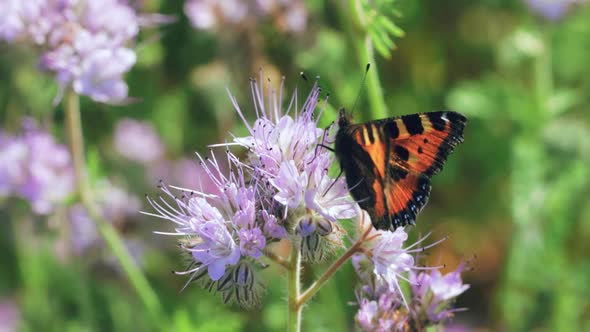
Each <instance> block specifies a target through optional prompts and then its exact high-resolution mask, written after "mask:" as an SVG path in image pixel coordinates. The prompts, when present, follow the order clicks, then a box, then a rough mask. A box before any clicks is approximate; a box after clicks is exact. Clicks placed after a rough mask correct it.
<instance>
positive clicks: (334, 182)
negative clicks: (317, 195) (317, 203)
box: [322, 170, 344, 197]
mask: <svg viewBox="0 0 590 332" xmlns="http://www.w3.org/2000/svg"><path fill="white" fill-rule="evenodd" d="M343 172H344V171H343V170H340V173H338V176H337V177H336V178H335V179H334V181H332V183H331V184H330V186H328V189H326V191H324V193H323V194H322V197H324V196H326V194H327V193H328V191H330V189H332V187H334V184H336V181H338V179H340V177H341V176H342V173H343Z"/></svg>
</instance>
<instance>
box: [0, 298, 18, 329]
mask: <svg viewBox="0 0 590 332" xmlns="http://www.w3.org/2000/svg"><path fill="white" fill-rule="evenodd" d="M21 320H22V317H21V311H20V309H19V307H18V304H17V302H16V301H15V300H14V299H12V298H8V297H3V298H0V326H1V328H0V331H3V332H11V331H18V330H19V324H20V322H21Z"/></svg>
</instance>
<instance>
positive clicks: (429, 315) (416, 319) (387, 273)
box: [352, 212, 469, 331]
mask: <svg viewBox="0 0 590 332" xmlns="http://www.w3.org/2000/svg"><path fill="white" fill-rule="evenodd" d="M359 221H360V224H359V229H360V231H361V232H368V234H366V239H367V240H366V242H365V244H364V246H365V248H364V250H363V253H358V254H355V255H354V256H353V257H352V264H353V267H354V269H355V271H356V272H357V275H358V276H359V279H360V286H359V287H358V288H357V300H358V303H359V311H358V312H357V316H356V321H357V323H358V325H359V326H360V327H361V328H362V329H363V330H364V331H398V330H399V331H406V330H408V329H410V327H427V326H431V325H436V324H439V323H441V322H443V321H444V320H446V319H447V318H449V317H450V316H452V314H453V313H454V312H456V311H460V310H462V309H452V308H451V304H452V302H453V300H454V299H455V298H456V297H457V296H458V295H459V294H461V293H463V292H464V291H465V290H466V289H467V288H469V286H467V285H464V284H463V283H462V281H461V276H460V274H461V272H462V271H463V265H461V266H460V267H459V268H458V269H457V271H454V272H452V273H449V274H446V275H444V276H443V275H441V274H440V272H439V271H438V267H419V266H417V265H416V260H417V258H416V257H415V255H416V254H418V253H420V252H422V251H424V250H425V249H428V248H430V247H432V246H435V245H437V244H438V243H440V242H441V241H443V240H444V239H443V240H439V241H436V242H434V243H432V244H430V245H427V246H424V247H419V245H420V243H421V242H423V241H424V240H425V239H426V238H427V237H428V235H427V236H425V237H423V238H421V239H419V240H418V241H417V242H415V243H414V244H412V245H410V246H405V247H404V243H405V242H406V240H407V238H408V236H407V234H406V233H405V231H404V229H403V228H397V229H396V230H395V231H394V232H389V231H377V230H374V229H373V228H372V226H371V225H370V219H369V216H368V214H367V213H366V212H363V213H362V215H361V218H359ZM369 227H371V228H369ZM403 282H407V283H409V286H410V288H409V290H410V291H409V292H407V293H409V295H410V297H409V301H408V300H406V295H407V293H406V295H404V292H403V291H402V289H403V288H402V287H401V283H403Z"/></svg>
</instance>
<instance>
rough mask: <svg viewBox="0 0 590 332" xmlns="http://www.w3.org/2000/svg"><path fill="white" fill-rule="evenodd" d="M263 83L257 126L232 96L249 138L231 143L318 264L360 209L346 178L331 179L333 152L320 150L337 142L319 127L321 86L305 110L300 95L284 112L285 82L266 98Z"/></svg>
mask: <svg viewBox="0 0 590 332" xmlns="http://www.w3.org/2000/svg"><path fill="white" fill-rule="evenodd" d="M259 82H262V80H260V81H257V80H251V83H250V85H251V90H252V98H253V101H254V109H255V111H256V114H257V119H256V121H254V123H253V124H252V125H251V124H250V123H249V122H248V121H246V118H245V116H244V113H243V112H242V110H241V108H240V106H239V105H238V103H237V102H236V100H235V98H234V97H233V96H230V97H231V100H232V102H233V105H234V107H235V109H236V111H237V112H238V114H239V116H240V117H241V118H242V119H243V120H244V123H245V125H246V128H247V129H248V131H249V135H248V136H244V137H235V138H234V142H233V143H230V144H226V145H239V146H242V147H244V148H247V149H248V151H249V153H248V164H249V165H251V167H252V175H253V177H255V178H256V179H257V181H258V182H259V183H261V184H264V193H265V197H266V200H267V201H268V202H269V205H273V204H274V205H278V206H279V207H280V211H282V215H278V216H276V217H279V218H281V219H284V220H285V222H286V224H287V225H289V226H288V231H291V232H293V233H295V234H296V235H297V236H300V237H302V250H303V253H304V255H303V257H304V259H306V260H311V261H315V260H319V259H321V258H320V257H325V255H324V254H325V253H329V252H331V251H332V250H331V248H333V247H335V246H339V245H341V240H340V239H339V237H340V236H341V235H342V234H343V232H342V228H341V227H339V226H338V225H337V222H338V221H339V220H342V219H348V218H352V217H353V216H354V215H355V214H356V211H357V210H356V203H355V202H354V201H352V199H351V198H350V196H349V194H348V190H347V187H346V184H345V182H344V179H343V178H341V177H339V178H333V177H331V176H330V175H329V172H328V169H329V168H330V166H331V165H332V164H333V162H334V156H333V154H332V153H331V152H330V151H328V150H325V149H319V148H318V144H320V143H322V142H325V143H329V142H330V140H332V139H333V135H332V134H333V133H331V132H329V131H326V130H323V129H321V128H318V124H317V121H318V118H319V116H320V115H321V113H322V112H323V109H324V108H323V107H325V105H323V106H321V107H320V105H319V104H318V101H319V96H320V89H319V87H318V85H317V82H316V83H315V84H314V85H313V87H312V89H311V91H310V93H309V95H308V97H307V98H306V100H305V101H304V102H303V104H302V105H301V107H298V100H297V98H298V96H297V91H295V93H294V95H293V96H292V98H291V99H290V102H289V103H288V105H287V107H286V109H284V108H283V91H282V90H283V82H282V81H281V84H280V87H279V88H278V90H273V88H271V87H269V90H268V91H269V93H268V95H266V96H265V95H264V94H263V90H264V87H263V85H262V83H259ZM269 84H270V83H269ZM316 111H317V112H318V113H319V114H315V113H316ZM316 115H317V116H316Z"/></svg>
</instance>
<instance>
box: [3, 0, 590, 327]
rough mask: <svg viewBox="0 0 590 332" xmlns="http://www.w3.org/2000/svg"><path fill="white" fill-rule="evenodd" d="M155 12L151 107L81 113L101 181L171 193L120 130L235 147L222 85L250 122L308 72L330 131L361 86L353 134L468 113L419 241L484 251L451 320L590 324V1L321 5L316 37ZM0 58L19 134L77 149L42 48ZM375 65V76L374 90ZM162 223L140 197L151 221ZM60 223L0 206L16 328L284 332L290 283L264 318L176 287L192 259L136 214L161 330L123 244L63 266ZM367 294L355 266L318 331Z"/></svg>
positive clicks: (87, 105)
mask: <svg viewBox="0 0 590 332" xmlns="http://www.w3.org/2000/svg"><path fill="white" fill-rule="evenodd" d="M145 3H146V6H147V7H148V8H150V9H151V10H153V11H161V12H166V13H170V14H174V15H176V16H177V21H176V22H175V23H173V24H171V25H169V26H164V27H162V28H160V31H159V36H161V38H160V39H148V38H146V39H145V40H143V41H141V42H140V44H139V49H138V64H137V65H136V66H135V67H134V69H133V70H132V72H130V73H129V74H128V76H127V82H128V84H129V86H130V92H131V96H132V97H134V98H137V101H136V102H132V103H130V104H129V105H123V106H109V105H98V104H96V103H93V102H91V101H90V100H88V99H83V100H82V118H83V126H84V132H85V144H86V160H87V164H88V170H89V176H90V179H91V182H92V181H97V180H98V179H100V178H106V177H108V178H114V179H117V180H119V181H118V182H120V183H124V184H126V185H127V186H128V189H129V190H132V191H133V192H134V193H135V194H136V195H137V196H138V197H143V195H144V193H146V192H147V193H153V192H155V191H156V188H155V185H156V180H157V179H153V178H152V179H149V180H147V179H146V177H147V173H148V170H147V169H144V168H143V167H141V166H140V165H137V164H134V163H130V162H126V161H123V160H121V158H120V156H118V155H117V153H116V152H115V151H113V147H112V133H113V128H114V126H115V125H116V123H117V121H118V120H120V119H121V118H122V117H132V118H137V119H140V120H143V121H147V122H150V123H151V124H152V125H153V126H154V127H155V128H156V129H157V131H158V133H159V135H160V136H161V137H162V139H163V141H164V142H165V145H166V158H168V159H169V160H178V159H180V158H183V157H186V158H193V156H194V152H195V151H199V152H203V151H206V150H207V145H208V144H212V143H219V142H222V141H223V140H229V139H231V138H230V136H229V135H228V133H233V134H236V135H240V134H243V133H245V127H244V125H243V124H242V123H241V120H240V119H239V118H238V117H237V116H236V115H235V112H234V110H233V107H232V105H231V103H230V101H229V98H228V96H227V91H226V90H225V89H226V87H227V88H229V90H230V91H231V92H232V94H233V95H235V96H236V98H237V99H238V102H239V104H240V106H241V107H242V111H244V113H245V115H246V117H247V118H249V119H252V118H253V117H254V110H253V106H252V103H251V97H250V90H249V86H248V77H251V76H256V77H257V75H258V73H259V72H258V71H259V69H260V68H262V71H263V73H264V74H263V75H264V77H265V78H266V77H267V76H268V77H270V78H272V80H273V82H278V81H279V80H280V75H285V76H286V81H285V85H286V89H285V95H284V96H285V97H286V98H290V93H291V91H292V89H293V88H294V87H295V86H297V88H298V89H299V91H300V96H301V95H305V94H306V92H307V91H308V90H309V85H306V84H307V83H304V82H303V81H302V80H300V79H298V74H299V72H301V71H304V72H305V73H306V74H307V76H308V77H309V78H312V79H313V77H315V76H316V75H318V76H320V84H321V86H322V91H323V92H322V96H321V98H322V101H323V100H324V99H325V98H326V95H327V94H328V93H329V94H330V97H329V99H328V100H329V104H328V105H327V108H326V111H325V113H324V117H323V118H322V119H321V121H320V124H321V125H322V126H327V125H329V124H330V123H331V122H332V121H334V120H335V119H336V116H337V110H338V108H339V107H346V108H347V109H350V108H352V107H353V105H355V100H356V98H357V95H359V90H360V96H361V97H360V101H359V103H358V105H356V110H355V113H354V115H355V117H356V119H357V120H358V121H360V120H369V119H374V118H378V117H385V116H393V115H399V114H406V113H409V112H426V111H431V110H440V109H443V108H449V109H452V110H454V111H458V112H461V113H463V114H465V115H466V116H467V117H468V119H469V123H468V126H467V129H466V135H465V143H464V144H463V145H461V146H459V147H458V148H457V150H456V152H454V153H453V155H452V156H451V157H450V160H449V162H448V163H447V165H446V166H445V169H444V170H443V172H441V174H440V175H437V176H436V177H435V178H434V184H433V190H432V196H431V199H430V203H429V204H428V205H427V206H426V208H425V209H424V211H423V212H422V213H421V215H420V217H419V218H418V225H417V226H416V227H415V228H414V229H412V231H411V232H412V236H417V235H418V234H426V233H428V232H433V235H432V238H435V239H438V238H441V237H443V236H445V235H450V239H449V240H447V241H445V242H444V243H443V244H441V245H438V246H436V247H435V248H434V249H433V252H432V254H431V255H430V256H429V257H428V260H429V262H430V263H432V264H431V265H436V264H448V265H449V266H453V263H455V262H458V261H460V260H462V259H465V258H469V257H472V256H475V257H477V258H475V259H473V260H472V261H471V265H472V267H473V269H472V271H470V272H469V273H468V274H467V277H466V282H467V283H469V284H471V289H470V290H469V291H468V292H467V293H465V295H463V296H461V297H460V298H459V301H458V303H457V306H458V307H467V308H469V309H470V310H469V311H467V312H458V313H457V314H456V317H455V319H454V321H453V323H456V324H458V325H467V326H468V327H470V328H474V329H475V328H482V329H489V330H509V331H528V330H533V329H539V330H550V331H584V330H590V323H589V322H588V308H589V306H590V300H589V299H590V283H588V280H590V263H589V261H588V257H587V256H588V255H587V253H588V252H589V251H590V245H589V243H590V241H588V239H590V207H589V205H588V204H587V201H588V199H587V198H588V197H589V195H590V65H588V59H590V23H589V22H590V6H580V7H578V8H577V9H576V10H574V11H572V12H570V13H569V14H568V15H567V16H565V17H564V18H563V19H561V20H558V21H555V22H549V21H546V20H542V19H540V18H538V17H536V16H534V15H533V14H532V13H530V12H529V11H528V9H527V7H526V5H524V4H523V3H524V1H520V0H505V1H477V2H470V1H458V0H457V1H447V2H440V1H424V2H415V1H411V2H407V1H394V0H377V1H370V0H358V1H353V0H350V1H348V2H346V3H345V4H342V3H341V2H338V1H332V2H323V1H308V3H309V10H310V13H309V17H310V18H309V20H308V26H307V30H306V31H305V32H304V33H303V34H286V33H283V32H280V31H279V30H278V29H277V28H276V27H274V26H273V25H272V24H273V21H271V20H269V22H265V24H264V26H263V27H260V26H255V25H253V26H248V27H247V28H243V29H244V30H239V31H238V30H236V31H234V30H231V29H230V28H227V29H225V30H224V31H221V32H220V33H218V34H216V33H213V32H207V31H200V30H195V29H193V28H192V27H191V26H190V24H189V22H188V21H187V19H186V17H184V16H183V13H182V2H172V1H147V2H145ZM401 14H403V15H401ZM236 29H237V28H236ZM402 29H403V30H402ZM401 37H403V38H401ZM367 40H368V41H369V42H368V43H367ZM1 48H2V52H1V54H0V75H2V80H0V118H1V119H2V123H1V124H2V130H3V131H8V132H12V131H16V130H17V129H18V128H19V126H20V120H21V118H22V116H25V115H30V116H33V117H34V118H36V119H37V120H39V121H40V122H41V124H42V125H43V126H44V127H45V128H48V129H49V130H50V131H51V132H52V133H54V134H55V135H56V137H57V139H58V140H59V141H61V142H64V143H65V142H67V140H66V135H65V132H64V130H63V128H64V126H63V123H64V116H63V110H62V109H61V107H60V106H53V105H54V104H53V100H54V97H55V96H56V93H57V87H56V85H55V83H54V81H53V80H52V78H50V77H48V76H45V75H42V74H40V73H39V72H38V71H37V70H36V67H35V63H36V61H37V59H36V58H35V57H34V56H33V53H34V52H33V50H31V49H22V48H13V47H10V45H7V44H2V45H1ZM394 50H395V52H394ZM374 51H377V53H378V54H379V55H380V56H381V57H378V58H376V57H375V56H374V55H373V53H374ZM367 62H371V64H372V69H371V71H369V73H368V76H367V81H366V83H365V85H364V86H360V85H361V80H362V77H363V74H364V71H363V69H364V66H365V64H366V63H367ZM333 171H335V170H333ZM172 184H177V185H181V186H182V183H172ZM73 200H74V198H72V200H70V201H68V204H70V203H73ZM149 209H150V208H149V207H148V206H147V204H145V202H144V203H143V206H142V210H149ZM59 213H61V214H59ZM59 213H58V214H57V215H56V216H54V217H52V218H41V217H32V216H31V215H30V213H29V212H28V206H27V204H26V203H25V202H24V201H22V200H19V199H15V198H4V197H2V198H0V220H1V221H2V222H0V250H2V252H3V257H2V259H1V261H0V263H1V264H0V265H1V267H0V302H2V299H4V298H6V299H11V300H13V301H14V302H15V303H17V304H18V307H19V308H20V311H21V320H20V321H21V323H20V326H19V328H20V330H21V331H135V330H136V331H152V330H153V331H156V330H170V331H179V332H183V331H251V330H260V331H282V330H284V326H285V325H286V320H287V310H286V306H285V297H286V295H285V294H286V292H285V283H286V280H285V278H283V277H282V276H279V277H277V275H280V274H281V273H280V270H278V269H277V270H276V271H275V270H272V271H271V272H273V273H264V272H263V273H264V277H265V279H266V281H267V283H268V289H267V291H266V295H265V296H264V298H263V306H262V307H261V308H260V310H251V311H244V310H242V309H240V308H237V307H233V306H226V305H223V304H222V302H221V299H220V297H219V296H217V295H215V294H210V293H208V292H207V291H204V290H202V289H199V288H198V286H196V285H193V286H191V287H188V288H187V290H185V291H184V292H179V290H180V289H181V288H182V286H183V283H184V281H186V279H185V278H183V277H181V276H176V275H173V274H171V273H170V271H171V270H182V269H183V268H184V267H185V263H186V262H185V261H184V260H182V259H181V258H179V257H178V256H179V255H178V254H177V251H176V248H175V239H174V238H172V237H169V238H166V237H160V236H154V235H153V234H151V232H152V231H154V230H164V231H166V230H169V226H170V225H168V224H165V223H163V222H162V223H160V222H158V221H154V219H153V218H147V217H143V216H137V217H134V218H133V219H134V220H133V223H132V226H131V227H130V228H129V229H124V230H120V231H121V232H122V233H123V234H124V235H125V236H127V235H132V237H133V239H139V240H140V242H142V243H143V244H144V245H145V248H146V249H145V252H144V253H143V260H144V264H143V265H142V268H143V271H144V273H145V275H146V276H147V277H148V279H149V281H150V284H151V285H152V287H153V289H154V291H155V292H156V293H157V295H158V298H159V299H160V302H161V303H160V304H161V306H162V308H163V310H164V316H165V317H164V318H163V322H161V324H162V325H163V326H155V325H156V324H153V323H152V322H151V321H150V319H149V313H148V312H147V309H145V307H144V306H143V305H142V303H141V301H140V300H139V298H138V297H137V294H136V293H135V292H134V291H133V289H132V287H131V286H130V283H129V281H128V280H127V278H126V277H125V276H124V274H123V273H122V272H121V269H120V267H119V266H118V265H117V264H116V263H114V259H112V257H111V255H110V254H109V252H108V250H106V249H104V248H103V249H99V250H97V251H98V252H95V251H93V252H90V253H87V255H84V256H80V257H77V256H74V255H65V256H64V255H61V253H60V252H59V250H57V249H56V247H57V246H58V244H59V243H61V242H60V239H61V237H62V236H64V234H63V233H62V232H64V231H67V229H64V228H60V227H58V226H60V225H62V226H63V224H64V223H63V221H64V220H65V219H64V215H63V213H64V211H60V212H59ZM345 228H346V225H345ZM105 257H107V258H106V259H105ZM274 268H275V267H274V266H271V267H269V268H268V270H270V269H274ZM324 268H325V266H318V267H315V266H314V267H313V270H312V268H311V267H310V268H307V267H306V272H309V274H310V275H319V274H320V273H321V271H323V269H324ZM310 281H311V280H304V284H306V285H307V284H308V283H309V282H310ZM354 285H355V279H354V273H353V272H352V269H351V267H350V266H346V267H345V268H344V269H343V270H342V271H339V273H337V274H336V277H335V278H334V279H333V280H330V281H329V283H328V284H327V286H326V287H325V288H323V289H322V291H321V292H320V293H319V294H318V295H317V296H316V297H315V298H314V299H313V300H312V301H311V303H310V304H309V305H308V306H306V307H305V309H304V317H305V318H304V330H306V331H323V330H325V331H332V330H336V331H344V330H352V329H353V327H352V326H353V325H354V315H355V313H356V309H357V307H356V306H355V305H354V304H350V303H351V302H354V301H355V297H354Z"/></svg>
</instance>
